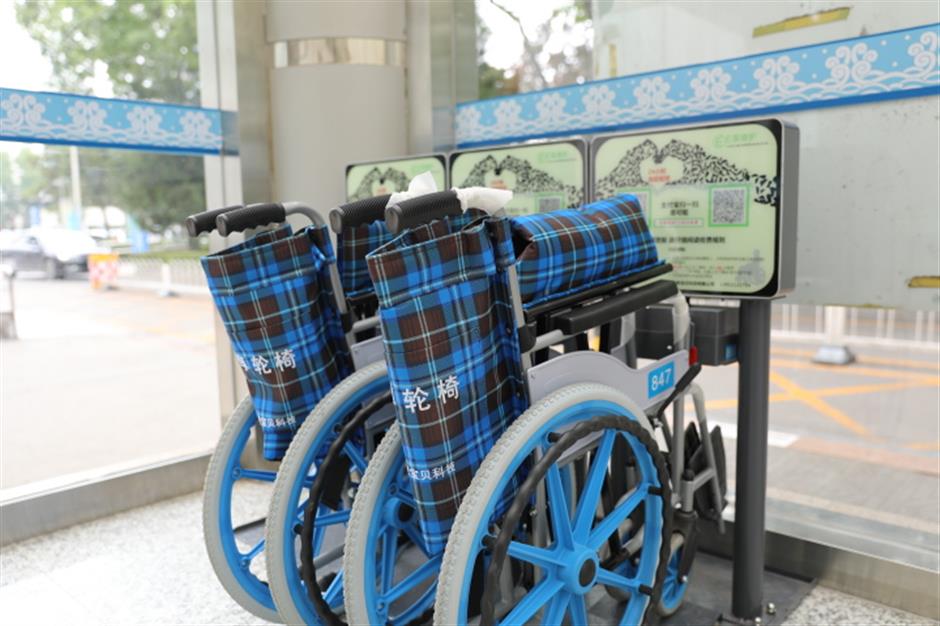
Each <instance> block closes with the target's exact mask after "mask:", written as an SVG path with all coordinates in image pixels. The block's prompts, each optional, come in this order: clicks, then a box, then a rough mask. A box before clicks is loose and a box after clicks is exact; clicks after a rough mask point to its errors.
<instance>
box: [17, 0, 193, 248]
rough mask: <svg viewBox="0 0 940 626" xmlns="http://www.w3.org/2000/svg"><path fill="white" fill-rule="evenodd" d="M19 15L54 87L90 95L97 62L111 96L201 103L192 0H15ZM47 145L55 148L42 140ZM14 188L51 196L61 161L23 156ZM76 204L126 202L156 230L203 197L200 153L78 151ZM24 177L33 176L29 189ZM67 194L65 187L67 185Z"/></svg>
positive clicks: (47, 200) (32, 197) (38, 197)
mask: <svg viewBox="0 0 940 626" xmlns="http://www.w3.org/2000/svg"><path fill="white" fill-rule="evenodd" d="M16 17H17V21H18V22H19V23H20V24H21V25H22V26H23V27H24V28H25V29H26V30H27V31H28V32H29V34H30V35H31V36H32V37H33V38H34V39H35V40H36V41H38V42H39V45H40V47H41V49H42V52H43V54H44V55H45V56H46V57H47V58H48V59H49V60H50V62H51V63H52V67H53V84H52V87H53V88H55V89H59V90H62V91H66V92H70V93H89V92H90V91H91V86H92V79H93V77H94V76H95V72H96V66H97V68H98V72H99V74H100V73H101V71H102V69H105V71H106V73H107V76H108V78H109V79H110V81H111V83H112V86H113V90H114V94H115V96H117V97H122V98H131V99H141V100H162V101H165V102H172V103H177V104H198V103H199V59H198V52H197V50H196V8H195V4H194V3H193V2H192V1H191V0H146V1H141V2H127V1H125V0H111V1H107V0H97V1H92V0H29V1H28V2H26V1H22V0H20V1H19V2H18V3H17V6H16ZM46 152H49V153H55V152H57V151H56V150H55V149H53V148H52V147H51V146H47V148H46ZM26 154H28V153H27V152H23V153H21V161H22V162H18V163H17V165H18V166H19V167H20V169H21V171H22V173H23V179H24V180H23V183H22V184H21V185H20V187H21V190H22V192H21V196H23V198H24V200H26V201H27V202H29V203H32V202H38V203H41V204H51V203H53V202H54V201H55V200H56V198H57V197H58V191H57V185H56V180H57V179H58V178H59V177H61V176H63V175H64V176H66V180H68V179H67V176H68V158H67V155H66V158H65V160H64V165H65V170H64V174H63V172H62V171H61V170H60V169H59V165H58V160H54V162H49V160H45V159H38V160H37V159H34V158H32V157H35V156H36V155H32V157H25V156H24V155H26ZM79 157H80V162H81V168H80V169H81V176H82V202H83V204H85V205H88V206H92V205H99V206H105V205H114V206H118V207H120V208H122V209H124V210H125V211H126V212H127V213H129V214H130V215H131V216H132V217H134V218H135V219H136V220H137V221H138V223H140V224H141V225H142V226H143V227H144V228H147V229H149V230H151V231H154V232H161V231H164V230H166V229H167V228H168V227H170V226H174V225H178V224H179V223H180V222H181V221H182V220H183V218H184V217H185V216H186V215H189V214H191V213H194V212H196V211H199V210H201V209H202V208H203V207H204V205H205V191H204V182H203V168H202V159H201V158H199V157H180V156H176V155H167V154H147V153H141V152H130V151H123V150H97V149H84V148H82V149H80V150H79ZM26 179H30V180H31V181H33V182H31V183H30V185H31V186H30V187H29V188H28V189H27V183H26ZM66 193H68V190H67V189H66Z"/></svg>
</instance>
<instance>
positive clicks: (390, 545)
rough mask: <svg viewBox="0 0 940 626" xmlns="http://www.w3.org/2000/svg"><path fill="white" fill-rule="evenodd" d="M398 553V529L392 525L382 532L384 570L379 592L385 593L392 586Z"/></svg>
mask: <svg viewBox="0 0 940 626" xmlns="http://www.w3.org/2000/svg"><path fill="white" fill-rule="evenodd" d="M397 553H398V529H397V528H395V527H394V526H391V527H389V528H387V529H386V530H385V532H384V533H382V571H381V578H380V580H379V585H380V587H379V592H380V593H383V594H384V593H385V592H387V591H388V590H389V588H390V587H391V586H392V581H393V578H394V576H395V557H396V556H397Z"/></svg>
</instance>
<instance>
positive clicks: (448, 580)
mask: <svg viewBox="0 0 940 626" xmlns="http://www.w3.org/2000/svg"><path fill="white" fill-rule="evenodd" d="M618 439H622V440H623V441H625V442H626V444H627V445H628V446H629V448H630V450H631V451H632V454H633V457H634V458H635V460H636V477H637V480H636V482H635V485H634V486H633V488H632V489H631V490H630V491H628V492H627V493H626V494H625V497H624V498H622V499H620V500H618V501H617V502H616V503H614V504H611V503H610V502H605V498H604V493H605V491H607V490H609V484H610V482H611V469H612V468H611V466H610V458H611V452H612V450H613V448H614V444H615V442H616V441H617V440H618ZM579 457H580V458H583V459H586V462H585V463H584V466H585V473H584V480H583V484H582V485H581V488H580V489H579V490H578V491H579V493H578V497H577V500H576V501H575V502H572V501H571V500H570V498H569V496H568V493H567V490H566V489H565V485H564V481H563V479H562V477H563V475H564V471H563V469H564V468H566V467H568V464H569V463H573V462H575V460H576V459H577V458H579ZM625 470H626V468H623V471H625ZM517 475H525V480H524V481H523V483H522V485H521V486H520V487H519V488H518V491H517V492H516V493H514V494H513V493H511V492H509V491H508V489H509V486H510V480H511V478H512V477H513V476H517ZM669 498H670V491H669V482H668V474H667V469H666V466H665V461H664V459H663V457H662V454H661V453H660V452H659V449H658V447H657V445H656V442H655V440H654V439H653V437H652V434H651V430H650V429H649V426H648V424H647V423H646V418H645V415H644V414H643V412H642V411H641V410H640V409H639V408H638V407H637V406H636V405H635V403H634V402H632V401H631V400H630V399H629V398H628V397H626V396H624V395H623V394H622V393H620V392H618V391H616V390H614V389H612V388H610V387H606V386H603V385H596V384H580V385H572V386H570V387H566V388H564V389H562V390H560V391H558V392H556V393H554V394H552V395H551V396H549V397H548V398H546V399H544V400H542V401H541V402H539V403H538V404H537V405H535V406H533V407H532V408H531V409H529V410H528V411H526V413H524V414H523V415H522V416H521V417H520V418H519V419H517V420H516V421H515V422H514V423H513V425H512V426H510V428H509V429H508V430H507V431H506V432H505V433H504V434H503V436H502V437H501V438H500V439H499V441H498V442H497V444H496V446H495V447H494V449H493V451H491V452H490V454H489V455H488V456H487V457H486V459H485V460H484V462H483V465H482V466H481V467H480V469H479V471H478V472H477V475H476V476H475V477H474V479H473V482H472V483H471V485H470V488H469V489H468V490H467V493H466V494H465V495H464V499H463V502H462V503H461V506H460V510H459V512H458V514H457V519H456V521H455V523H454V526H453V528H452V530H451V533H450V538H449V540H448V543H447V548H446V550H445V552H444V560H443V563H442V571H441V575H440V578H439V579H438V592H437V601H436V604H435V612H434V623H435V624H441V625H444V624H467V623H471V622H473V621H475V620H477V617H476V616H475V615H474V614H475V613H476V610H475V609H476V607H475V604H476V603H477V602H479V619H478V621H479V623H480V624H533V623H534V624H561V623H562V622H563V621H565V620H566V616H567V620H568V621H570V623H572V624H575V625H580V624H585V625H586V624H587V623H588V622H589V617H588V610H589V606H590V605H592V604H594V603H595V602H598V601H601V600H602V599H603V598H606V595H607V594H605V593H604V592H603V589H604V588H606V587H616V588H619V589H621V590H622V591H624V592H625V593H626V594H627V600H626V602H625V604H620V605H615V607H614V610H616V611H617V612H618V614H617V617H616V623H619V624H642V623H644V622H645V620H646V618H647V616H648V615H650V614H652V612H653V611H652V609H653V607H655V606H656V603H657V601H658V595H659V592H660V589H661V585H662V580H663V576H664V574H665V569H666V561H667V560H668V554H669V536H670V535H669V533H670V532H671V531H670V526H671V519H670V515H671V508H670V507H669V506H668V505H666V503H668V502H669ZM507 502H510V504H508V505H507ZM507 506H508V508H507ZM636 511H640V512H641V519H642V522H641V523H642V527H643V532H642V534H641V541H640V542H639V543H638V544H637V545H636V546H634V547H633V548H630V549H629V550H628V547H627V546H626V545H617V544H618V542H617V538H618V537H619V536H621V534H622V533H623V530H624V527H625V526H628V525H629V524H631V523H632V522H631V520H632V519H633V518H634V517H635V516H636V513H635V512H636ZM533 512H534V513H533ZM540 520H541V521H540ZM611 544H615V545H613V546H612V545H611ZM630 550H632V551H630ZM628 561H631V562H632V563H633V565H634V567H635V572H634V573H633V575H631V576H629V577H628V576H625V575H623V574H622V573H621V571H622V569H621V567H622V564H623V563H626V562H628ZM509 565H513V566H524V567H531V568H534V570H535V574H536V575H535V576H533V577H531V578H530V579H529V580H524V581H523V584H522V585H519V584H517V582H516V581H515V580H510V579H513V578H514V577H513V576H507V575H505V574H506V573H508V572H511V571H512V568H511V567H510V566H509ZM481 570H482V572H481ZM481 574H482V576H483V581H484V583H483V592H482V595H481V597H480V598H479V599H477V598H474V597H473V595H474V594H473V592H472V587H473V586H474V585H473V581H474V580H479V579H480V576H481ZM595 590H596V591H595ZM608 601H609V599H608ZM608 615H609V614H608ZM606 619H609V617H606ZM595 621H596V620H595Z"/></svg>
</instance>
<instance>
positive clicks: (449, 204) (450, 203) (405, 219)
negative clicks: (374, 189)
mask: <svg viewBox="0 0 940 626" xmlns="http://www.w3.org/2000/svg"><path fill="white" fill-rule="evenodd" d="M462 212H463V209H461V208H460V200H459V199H458V198H457V192H456V191H454V190H453V189H449V190H447V191H437V192H435V193H429V194H425V195H423V196H418V197H417V198H411V199H410V200H405V201H403V202H399V203H398V204H396V205H393V206H390V207H388V208H387V209H385V225H386V226H387V227H388V229H389V231H391V233H392V234H393V235H397V234H398V233H400V232H401V231H403V230H405V229H406V228H412V227H414V226H417V225H419V224H427V223H428V222H432V221H434V220H439V219H441V218H443V217H448V216H450V215H460V214H461V213H462Z"/></svg>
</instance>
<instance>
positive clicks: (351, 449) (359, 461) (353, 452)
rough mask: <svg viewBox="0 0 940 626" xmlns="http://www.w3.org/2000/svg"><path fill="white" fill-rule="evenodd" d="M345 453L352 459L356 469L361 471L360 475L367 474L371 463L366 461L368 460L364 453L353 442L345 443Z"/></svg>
mask: <svg viewBox="0 0 940 626" xmlns="http://www.w3.org/2000/svg"><path fill="white" fill-rule="evenodd" d="M343 452H345V453H346V456H348V457H349V458H350V460H351V461H352V462H353V465H355V466H356V469H357V470H359V473H360V474H365V473H366V465H368V464H369V462H368V461H366V458H365V457H364V456H362V453H361V452H360V451H359V449H358V448H357V447H356V445H355V444H354V443H353V442H351V441H347V442H346V443H344V444H343Z"/></svg>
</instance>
